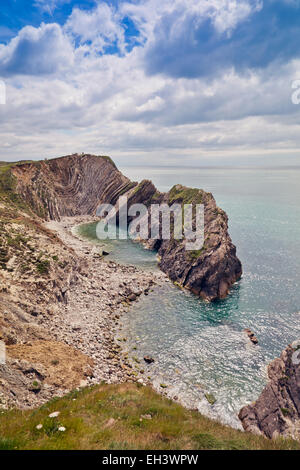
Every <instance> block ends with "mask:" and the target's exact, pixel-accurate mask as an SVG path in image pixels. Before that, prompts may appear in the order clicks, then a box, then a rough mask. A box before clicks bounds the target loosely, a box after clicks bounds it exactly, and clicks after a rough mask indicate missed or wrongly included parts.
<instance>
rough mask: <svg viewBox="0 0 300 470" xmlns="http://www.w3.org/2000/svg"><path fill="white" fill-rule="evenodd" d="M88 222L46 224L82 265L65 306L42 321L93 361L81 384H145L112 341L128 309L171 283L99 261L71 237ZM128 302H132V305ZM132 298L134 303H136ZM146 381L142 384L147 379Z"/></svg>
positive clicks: (93, 248)
mask: <svg viewBox="0 0 300 470" xmlns="http://www.w3.org/2000/svg"><path fill="white" fill-rule="evenodd" d="M92 220H93V219H92V218H91V217H66V218H63V219H62V220H61V221H60V222H57V221H50V222H46V223H45V226H46V227H47V228H48V229H50V230H52V231H54V232H56V234H57V235H58V237H59V238H60V239H61V240H62V241H63V243H64V244H65V245H67V246H68V247H70V248H72V249H73V250H74V251H75V252H76V255H77V256H78V257H79V258H80V260H81V261H82V264H83V265H84V269H83V273H81V274H78V279H77V282H76V283H73V284H71V285H69V286H67V287H66V291H65V293H64V303H63V304H62V305H61V308H59V309H58V310H57V311H56V313H55V314H54V315H53V316H52V317H51V318H48V319H46V320H45V321H46V322H47V324H44V325H43V326H46V327H47V328H48V330H49V332H50V333H51V336H52V337H54V338H56V339H57V340H58V341H62V342H64V343H66V344H68V345H70V346H73V347H75V348H76V349H78V350H80V351H81V352H82V353H84V354H86V355H87V356H89V357H90V358H91V359H92V360H93V362H94V367H93V377H91V378H87V380H86V382H85V383H82V385H85V384H88V383H99V382H101V381H105V382H107V383H117V382H123V381H125V380H133V379H134V380H137V379H138V380H139V381H144V379H143V378H142V377H141V376H140V377H137V376H136V373H133V371H132V367H131V366H130V364H129V363H127V360H126V356H125V355H122V351H121V348H120V346H118V345H117V344H116V342H115V336H116V334H117V331H118V327H119V322H120V318H121V317H122V315H125V314H126V312H127V311H128V309H129V308H130V304H131V303H132V302H134V301H137V302H138V301H139V299H141V298H142V297H143V296H144V295H148V292H149V290H150V289H153V288H154V286H155V284H162V283H164V282H169V281H168V279H167V277H166V275H165V274H163V273H162V272H159V271H157V272H149V271H143V270H142V269H140V268H137V267H135V266H122V265H119V264H117V263H115V262H112V261H106V260H105V258H102V257H101V256H99V251H100V249H99V248H98V247H97V246H95V245H94V244H92V243H91V242H89V241H87V240H82V239H80V238H79V237H78V236H77V235H76V234H74V230H73V228H74V226H76V225H78V224H80V223H87V222H91V221H92ZM130 299H131V300H130ZM134 299H135V300H134ZM145 381H146V379H145Z"/></svg>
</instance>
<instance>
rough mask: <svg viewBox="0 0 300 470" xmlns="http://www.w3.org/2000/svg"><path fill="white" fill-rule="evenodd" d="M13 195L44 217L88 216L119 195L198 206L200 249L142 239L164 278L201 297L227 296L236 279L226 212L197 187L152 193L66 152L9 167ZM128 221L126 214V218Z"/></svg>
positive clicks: (106, 164)
mask: <svg viewBox="0 0 300 470" xmlns="http://www.w3.org/2000/svg"><path fill="white" fill-rule="evenodd" d="M13 174H14V176H15V177H16V178H17V191H18V193H19V194H20V195H21V196H22V197H23V198H24V199H25V200H26V201H27V203H29V204H30V205H31V207H32V208H33V209H34V210H35V211H36V212H37V213H38V214H39V215H41V216H43V217H44V218H50V219H54V220H59V219H60V218H61V217H62V216H74V215H86V214H89V215H94V214H95V213H96V210H97V207H98V205H99V204H100V203H110V204H113V205H115V204H116V203H117V201H118V199H119V197H120V196H121V195H125V194H126V196H128V204H129V205H131V204H135V203H143V204H145V205H146V206H147V207H149V206H150V204H153V203H155V204H160V203H166V204H168V205H169V206H171V205H172V204H174V203H179V204H187V203H193V204H203V205H204V208H205V241H204V246H203V248H201V249H200V250H194V251H188V250H186V240H184V239H183V240H175V239H174V238H173V239H171V240H163V241H162V240H148V241H147V242H146V245H147V246H148V248H152V249H157V250H158V253H159V256H160V263H159V266H160V268H161V269H162V271H164V272H165V273H167V274H168V276H169V277H170V279H171V280H172V281H174V282H177V283H178V284H179V285H180V286H182V287H185V288H187V289H189V290H190V291H192V292H193V293H194V294H196V295H199V296H200V297H202V298H204V299H206V300H210V301H211V300H215V299H218V298H224V297H226V296H227V294H228V292H229V290H230V287H231V286H232V285H233V284H234V283H235V282H236V281H237V280H238V279H239V278H240V277H241V274H242V266H241V263H240V261H239V259H238V258H237V256H236V248H235V246H234V245H233V244H232V241H231V238H230V236H229V234H228V218H227V215H226V213H225V212H224V211H223V210H221V209H220V208H218V207H217V205H216V202H215V199H214V197H213V196H212V194H211V193H207V192H205V191H203V190H199V189H191V188H185V187H183V186H180V185H176V186H174V187H173V188H172V189H171V190H170V191H169V192H168V193H160V192H159V191H157V189H156V188H155V186H154V185H153V183H152V182H151V181H148V180H144V181H142V182H141V183H140V184H139V185H138V184H137V183H134V182H131V181H130V180H129V179H128V178H126V177H125V176H124V175H122V173H121V172H119V171H118V170H117V168H116V167H115V165H114V164H113V162H112V161H111V160H110V159H109V158H108V157H98V156H93V155H77V154H76V155H71V156H66V157H61V158H57V159H53V160H49V161H44V162H34V163H26V164H24V165H21V166H17V167H15V168H14V169H13ZM128 222H130V218H129V219H128Z"/></svg>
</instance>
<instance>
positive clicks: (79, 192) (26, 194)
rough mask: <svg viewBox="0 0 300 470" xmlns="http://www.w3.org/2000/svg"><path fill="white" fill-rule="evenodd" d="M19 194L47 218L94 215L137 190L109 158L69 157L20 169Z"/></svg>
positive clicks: (14, 172)
mask: <svg viewBox="0 0 300 470" xmlns="http://www.w3.org/2000/svg"><path fill="white" fill-rule="evenodd" d="M13 174H14V176H15V177H16V178H17V181H18V184H17V191H18V193H19V194H20V195H21V196H22V197H23V198H24V199H25V200H26V202H27V203H29V204H30V205H31V207H33V208H34V209H35V211H36V212H37V213H38V215H40V216H41V217H43V218H50V219H52V220H60V218H61V217H63V216H75V215H94V214H95V213H96V209H97V207H98V205H99V204H101V203H111V204H115V203H116V201H117V199H118V197H119V196H120V194H122V193H124V192H126V191H127V190H128V189H130V188H132V187H133V186H135V185H136V184H137V183H131V181H130V180H129V179H128V178H126V177H125V176H124V175H122V173H121V172H120V171H118V170H117V168H116V167H115V165H114V164H113V162H112V161H111V160H110V159H109V158H108V157H100V156H99V157H98V156H95V155H77V154H75V155H69V156H66V157H60V158H54V159H52V160H47V161H41V162H34V163H27V164H24V165H21V166H16V167H15V168H14V169H13Z"/></svg>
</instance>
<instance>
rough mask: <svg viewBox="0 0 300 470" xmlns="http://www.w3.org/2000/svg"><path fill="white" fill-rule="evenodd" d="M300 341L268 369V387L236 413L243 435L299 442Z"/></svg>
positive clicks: (285, 351)
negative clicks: (247, 432)
mask: <svg viewBox="0 0 300 470" xmlns="http://www.w3.org/2000/svg"><path fill="white" fill-rule="evenodd" d="M299 345H300V341H296V342H294V343H292V345H290V346H288V347H287V348H286V349H285V350H284V351H283V352H282V353H281V356H280V358H277V359H275V360H274V361H273V362H271V363H270V364H269V366H268V376H269V383H268V384H267V386H266V387H265V388H264V390H263V391H262V393H261V395H260V397H259V398H258V399H257V401H256V402H254V403H252V404H251V405H248V406H245V407H244V408H242V409H241V411H240V413H239V418H240V420H241V422H242V425H243V428H244V429H245V431H249V432H253V433H256V434H263V435H265V436H266V437H268V438H274V437H277V436H279V435H282V436H285V437H293V438H294V439H299V438H300V360H299V358H298V355H299V353H300V351H298V348H299Z"/></svg>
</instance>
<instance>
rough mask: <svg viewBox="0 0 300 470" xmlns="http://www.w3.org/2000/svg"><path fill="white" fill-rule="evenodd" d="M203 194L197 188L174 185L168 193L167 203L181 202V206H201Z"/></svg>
mask: <svg viewBox="0 0 300 470" xmlns="http://www.w3.org/2000/svg"><path fill="white" fill-rule="evenodd" d="M204 195H205V192H204V191H203V190H202V189H198V188H186V187H185V186H181V185H180V184H176V185H175V186H173V187H172V188H171V189H170V191H169V203H170V204H173V202H182V203H183V204H192V203H193V204H202V202H203V196H204Z"/></svg>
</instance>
